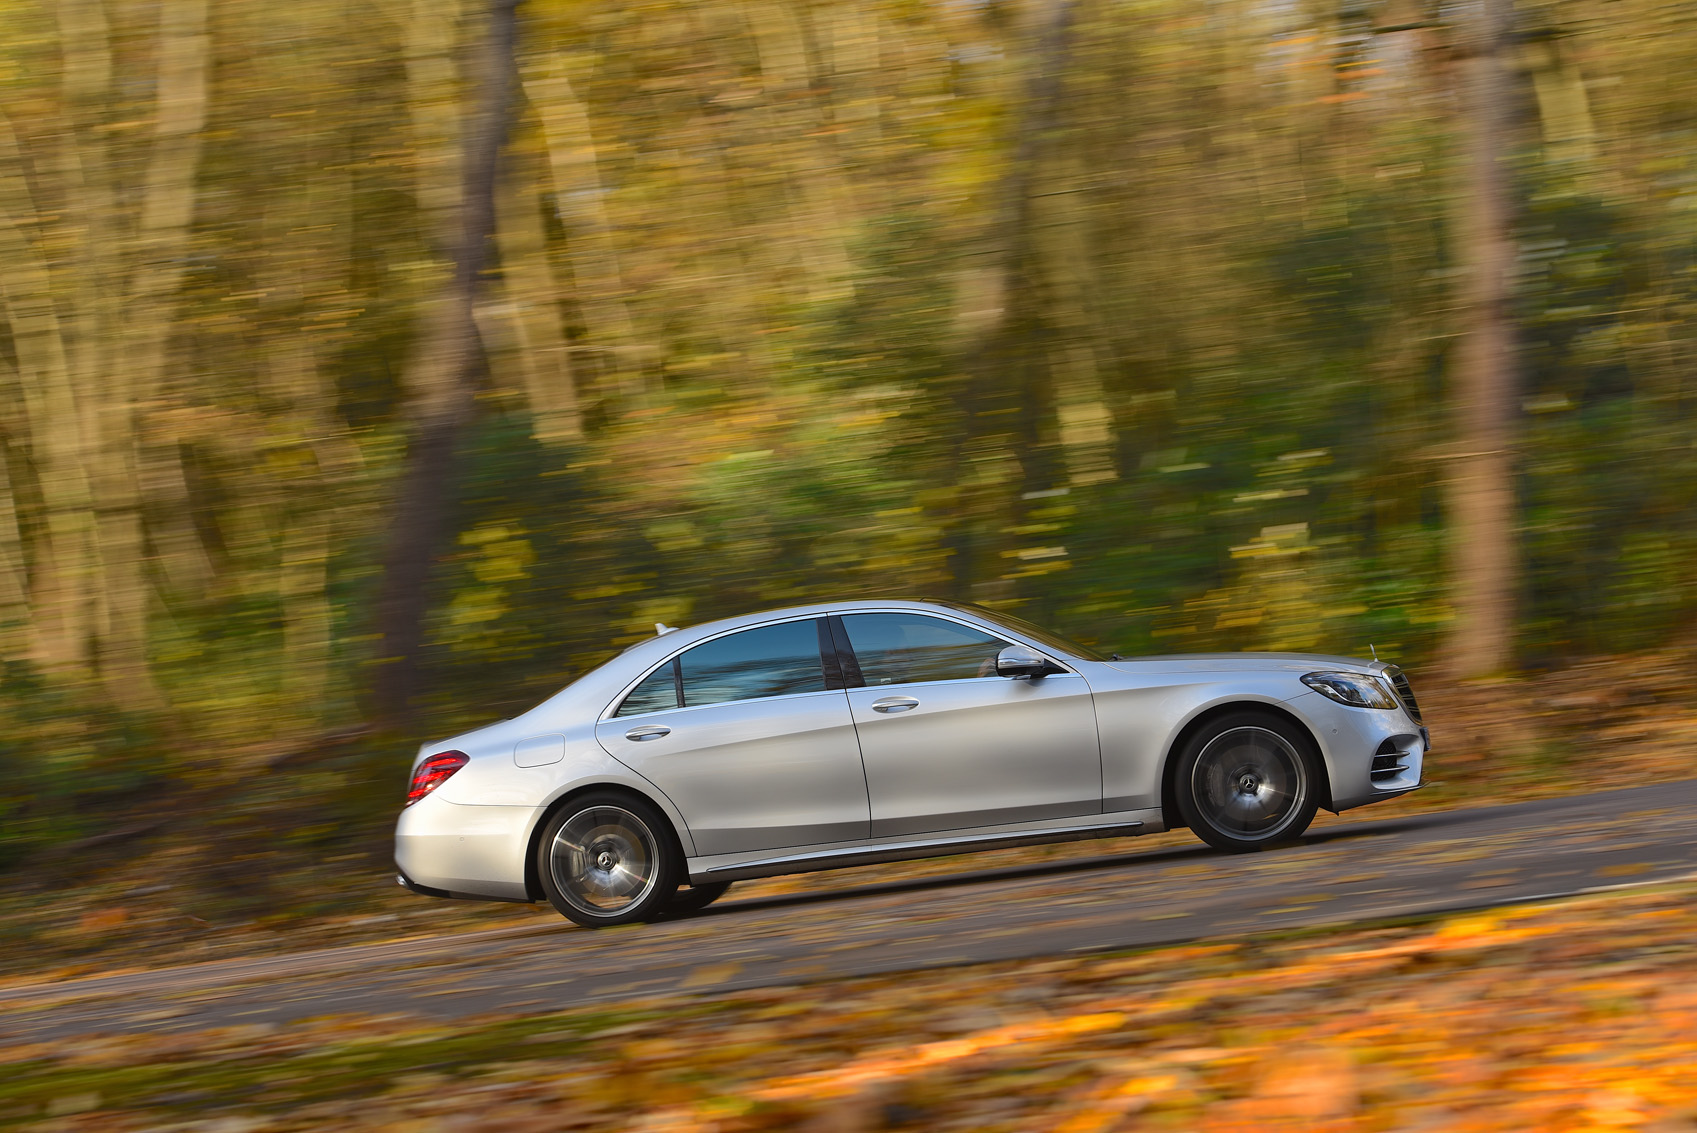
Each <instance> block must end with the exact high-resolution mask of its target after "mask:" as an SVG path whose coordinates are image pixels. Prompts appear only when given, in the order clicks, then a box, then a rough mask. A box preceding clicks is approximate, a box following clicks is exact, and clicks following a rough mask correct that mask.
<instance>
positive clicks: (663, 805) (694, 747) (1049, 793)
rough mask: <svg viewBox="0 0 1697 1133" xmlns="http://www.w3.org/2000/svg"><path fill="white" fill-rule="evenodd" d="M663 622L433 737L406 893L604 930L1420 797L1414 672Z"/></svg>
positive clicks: (1214, 840)
mask: <svg viewBox="0 0 1697 1133" xmlns="http://www.w3.org/2000/svg"><path fill="white" fill-rule="evenodd" d="M657 628H658V629H659V630H660V631H661V632H659V633H657V635H656V636H655V637H652V638H648V639H645V640H643V641H640V642H638V643H637V644H636V645H634V646H632V647H631V648H629V649H627V650H626V651H625V652H624V653H623V654H621V655H620V656H618V657H616V658H614V659H613V660H611V661H609V662H607V663H606V664H604V665H602V666H601V667H599V668H597V669H595V670H594V671H592V672H590V673H588V674H586V675H584V676H583V677H581V678H580V679H578V680H577V681H575V682H573V683H572V684H571V685H570V686H568V687H567V688H565V689H563V690H562V691H560V692H559V693H557V694H555V695H554V696H552V697H550V698H549V699H548V700H546V701H544V702H543V703H542V704H539V705H538V706H537V707H535V708H533V709H531V710H530V711H529V712H526V713H524V714H523V715H521V716H518V717H516V718H514V719H511V720H503V721H501V722H499V723H496V724H491V725H489V726H487V727H484V728H479V729H477V730H475V731H472V732H467V733H466V734H464V735H461V736H455V737H453V738H451V739H447V740H442V741H440V742H437V743H431V744H426V745H424V746H423V747H422V748H421V749H420V750H419V753H418V756H417V758H416V760H415V761H414V764H413V776H412V781H411V786H410V789H409V792H408V800H407V805H406V808H405V809H404V810H403V811H402V812H401V816H400V820H399V822H398V824H397V827H396V833H395V861H396V864H397V866H398V867H399V870H400V876H399V880H400V883H401V884H403V885H405V886H407V887H408V888H410V889H412V890H414V891H415V892H419V893H423V894H427V895H430V896H435V897H466V898H481V899H494V900H511V901H538V900H543V899H546V900H547V901H549V902H550V903H551V904H552V905H553V906H554V908H555V909H557V910H558V911H559V912H560V913H561V914H563V915H564V916H566V917H568V918H570V919H571V920H573V921H576V922H577V923H578V924H581V925H586V926H591V927H597V926H604V925H615V924H624V923H628V922H631V921H637V920H644V919H652V918H654V917H656V916H660V915H664V914H667V913H673V912H678V911H687V910H690V909H696V908H701V907H704V906H705V905H707V904H708V903H709V902H711V901H712V900H714V899H715V898H717V897H718V896H719V895H720V894H722V893H723V892H724V891H725V889H726V888H727V887H728V886H729V885H730V884H731V883H732V882H734V881H738V880H742V879H747V878H755V877H766V876H771V875H775V874H784V873H800V872H805V871H809V870H820V869H831V868H837V867H842V866H851V865H864V864H868V863H876V862H889V861H899V860H905V859H911V858H919V857H927V856H932V855H937V854H951V853H960V852H964V851H967V850H974V849H988V848H993V847H1001V846H1010V845H1018V844H1023V843H1036V842H1054V841H1064V840H1070V839H1077V838H1093V837H1106V836H1114V835H1125V834H1149V833H1156V832H1159V831H1162V830H1166V829H1169V828H1176V827H1179V826H1188V827H1189V828H1190V829H1191V830H1192V831H1194V832H1195V833H1196V834H1197V835H1198V836H1200V837H1201V838H1202V839H1203V840H1204V841H1206V842H1208V843H1209V844H1210V845H1213V846H1215V847H1217V848H1219V849H1222V850H1228V851H1244V850H1254V849H1259V848H1261V847H1263V846H1267V845H1271V844H1275V843H1278V842H1282V841H1287V840H1290V839H1293V838H1296V837H1297V836H1299V835H1300V834H1302V832H1303V831H1304V830H1305V829H1306V828H1307V827H1308V824H1309V823H1310V822H1311V821H1312V820H1313V817H1314V814H1315V812H1316V811H1317V810H1318V809H1319V808H1321V807H1324V808H1325V809H1327V810H1330V811H1334V812H1336V811H1342V810H1347V809H1349V808H1351V807H1358V806H1363V805H1365V804H1367V803H1373V802H1378V801H1380V800H1382V799H1387V798H1394V797H1395V796H1397V795H1400V794H1404V793H1406V792H1408V791H1411V790H1413V789H1415V788H1416V787H1418V786H1419V785H1420V783H1421V774H1422V765H1423V762H1424V759H1425V754H1426V751H1427V748H1428V746H1429V737H1428V733H1427V730H1426V728H1425V727H1424V726H1422V723H1421V719H1420V714H1419V708H1418V706H1417V704H1416V702H1415V699H1414V694H1413V691H1412V689H1411V688H1410V686H1409V683H1408V680H1407V678H1406V677H1405V676H1404V675H1403V673H1402V672H1401V670H1399V669H1397V668H1396V667H1394V666H1391V665H1387V664H1384V663H1381V662H1378V661H1362V660H1354V659H1349V658H1343V657H1324V656H1313V655H1306V654H1282V653H1220V654H1181V655H1172V656H1162V657H1137V658H1121V657H1119V656H1117V655H1115V656H1110V657H1104V656H1102V655H1101V654H1099V653H1097V652H1095V651H1094V650H1092V649H1089V648H1087V647H1085V646H1082V645H1079V644H1077V643H1075V642H1071V641H1068V640H1067V639H1065V638H1063V637H1060V636H1058V635H1056V634H1053V633H1050V632H1048V631H1046V630H1044V629H1041V628H1040V627H1038V626H1035V625H1031V624H1030V623H1027V622H1024V621H1022V620H1020V619H1018V618H1014V617H1010V616H1009V615H1006V614H1003V613H999V612H995V611H991V610H986V609H981V608H978V607H973V606H965V605H957V604H953V603H945V602H931V601H847V602H830V603H820V604H816V605H809V606H798V607H793V608H790V609H783V610H772V611H767V612H764V613H758V614H749V615H745V616H742V617H737V618H728V619H725V620H722V621H716V622H710V623H708V624H705V625H700V626H695V627H693V628H690V629H679V630H673V629H668V628H666V627H657Z"/></svg>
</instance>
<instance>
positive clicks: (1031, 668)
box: [996, 645, 1054, 680]
mask: <svg viewBox="0 0 1697 1133" xmlns="http://www.w3.org/2000/svg"><path fill="white" fill-rule="evenodd" d="M1053 671H1054V670H1053V666H1052V664H1051V662H1050V661H1049V659H1048V658H1047V657H1045V656H1043V654H1041V653H1039V652H1037V650H1035V649H1033V648H1031V647H1030V646H1029V645H1010V646H1008V647H1007V648H1006V649H1004V650H1002V651H1001V652H1000V653H998V654H996V675H997V676H999V677H1012V678H1014V679H1015V680H1018V679H1020V678H1022V677H1041V676H1043V675H1044V674H1046V673H1050V672H1053Z"/></svg>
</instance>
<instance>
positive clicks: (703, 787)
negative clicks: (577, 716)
mask: <svg viewBox="0 0 1697 1133" xmlns="http://www.w3.org/2000/svg"><path fill="white" fill-rule="evenodd" d="M657 728H665V729H667V731H666V733H665V734H663V735H658V734H655V733H654V732H653V731H651V729H657ZM644 733H647V734H648V735H650V736H652V737H653V738H639V739H632V738H629V737H630V736H631V735H633V734H634V735H636V736H642V735H643V734H644ZM595 736H596V739H598V740H599V741H600V743H601V746H602V747H603V748H604V749H605V750H606V751H607V752H608V754H610V755H612V756H613V757H614V758H615V759H617V760H619V761H620V762H621V763H623V764H625V765H626V766H628V767H630V768H631V769H632V770H633V771H635V772H636V773H637V774H639V775H641V776H642V777H643V778H644V779H647V780H648V781H649V782H651V783H654V784H655V785H657V786H658V787H659V788H660V789H661V790H663V791H665V792H666V794H667V796H668V797H670V798H671V799H672V801H673V802H674V803H676V804H677V806H678V809H679V810H681V811H682V812H683V813H684V814H685V815H687V816H688V821H689V827H690V832H691V834H692V835H693V836H694V839H695V844H696V849H697V850H698V852H700V853H702V854H731V853H740V852H743V851H751V850H769V849H778V848H782V847H785V846H795V845H801V844H807V843H814V842H834V841H842V840H845V839H853V838H864V837H866V836H867V835H868V808H867V800H866V775H865V773H864V771H863V770H862V768H861V761H860V744H859V743H858V742H857V740H856V738H855V726H854V720H853V719H852V717H851V716H850V714H849V704H848V696H847V694H846V693H845V692H844V691H843V690H842V689H833V690H829V691H826V692H808V693H799V694H795V695H792V696H774V697H766V698H762V699H759V700H739V701H732V702H730V703H727V704H705V705H701V706H699V707H693V708H675V709H672V710H671V711H664V712H648V713H643V714H642V715H639V716H623V717H618V718H615V719H607V720H603V721H601V722H600V723H599V724H598V725H597V726H596V729H595Z"/></svg>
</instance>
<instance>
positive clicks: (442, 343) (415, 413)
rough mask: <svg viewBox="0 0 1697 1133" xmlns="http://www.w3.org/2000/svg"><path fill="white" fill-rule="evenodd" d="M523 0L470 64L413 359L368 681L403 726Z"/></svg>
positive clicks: (484, 254) (492, 17) (453, 446)
mask: <svg viewBox="0 0 1697 1133" xmlns="http://www.w3.org/2000/svg"><path fill="white" fill-rule="evenodd" d="M517 9H518V0H490V2H489V8H488V23H487V26H486V28H485V30H484V42H483V45H482V49H481V51H480V52H479V53H478V60H477V62H476V63H475V65H474V70H473V79H474V82H475V83H476V89H477V91H478V96H477V106H476V110H475V116H474V117H473V119H472V120H471V121H470V122H468V123H467V126H466V129H465V130H464V150H463V154H464V158H463V167H462V169H463V175H464V192H463V194H462V196H461V199H460V204H459V210H458V214H459V223H458V224H457V225H456V226H455V227H456V229H457V236H456V239H455V245H454V271H453V277H452V280H451V282H450V283H449V285H448V288H447V291H446V293H445V294H444V295H442V296H441V297H440V298H439V299H438V300H437V301H436V302H435V303H434V304H433V305H432V307H431V308H430V309H429V310H428V311H427V312H426V314H425V320H426V321H425V329H424V333H423V335H422V336H421V337H422V342H421V343H420V345H419V347H418V353H417V355H416V357H415V359H414V361H413V363H412V374H411V377H412V382H411V385H412V404H411V406H410V413H409V415H410V418H411V422H410V424H411V428H410V434H411V435H410V437H409V441H408V446H407V456H406V461H405V464H404V466H403V468H402V472H401V482H400V487H399V492H398V494H397V499H396V501H395V511H394V520H393V524H392V526H391V527H390V530H389V543H388V549H387V553H386V555H385V557H384V564H383V579H382V583H381V588H380V591H379V594H378V599H377V609H376V616H377V630H378V633H379V635H380V636H381V639H382V645H381V653H380V655H379V657H378V666H377V669H376V672H375V674H374V679H373V683H372V708H373V711H374V713H375V716H376V720H377V723H378V724H379V725H381V726H383V727H386V728H391V729H404V728H405V727H406V726H407V725H408V723H409V722H410V720H411V705H412V700H413V697H414V694H415V692H416V690H417V683H418V669H419V652H420V649H421V647H422V645H423V641H424V618H425V614H426V612H427V610H428V606H429V594H428V589H427V587H428V584H429V581H430V567H431V564H432V562H433V560H434V559H435V557H436V555H437V553H438V550H439V548H440V546H441V544H442V541H443V538H444V536H445V535H446V533H447V520H448V515H447V501H448V500H449V499H450V498H451V497H452V494H453V486H454V482H455V478H456V477H455V474H456V456H457V450H458V447H459V442H460V438H461V434H462V433H463V432H464V431H465V428H466V426H467V425H469V424H470V423H471V421H472V418H473V412H474V409H475V389H474V383H475V381H476V375H477V360H478V356H479V343H478V338H477V326H476V306H477V296H478V291H479V289H480V287H481V284H482V277H483V274H484V271H485V269H486V268H487V266H488V264H489V251H490V244H491V242H492V240H493V237H494V232H495V190H496V182H497V180H498V175H499V168H500V158H501V149H502V146H503V144H504V143H505V141H506V137H507V132H508V130H509V128H510V126H511V121H512V117H513V101H514V94H515V91H516V90H517V86H518V73H517V60H516V53H515V49H516V40H517V36H518V11H517Z"/></svg>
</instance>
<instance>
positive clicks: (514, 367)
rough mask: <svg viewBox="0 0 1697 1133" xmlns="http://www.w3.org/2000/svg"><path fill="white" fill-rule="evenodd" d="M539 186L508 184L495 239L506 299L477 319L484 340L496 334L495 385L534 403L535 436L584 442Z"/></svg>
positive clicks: (512, 181)
mask: <svg viewBox="0 0 1697 1133" xmlns="http://www.w3.org/2000/svg"><path fill="white" fill-rule="evenodd" d="M538 183H539V182H537V181H535V180H525V181H521V180H520V178H518V177H517V176H513V177H510V178H508V183H507V185H506V186H505V187H504V188H503V189H502V191H501V192H500V193H499V202H498V203H499V210H498V212H497V215H496V235H497V240H498V243H499V245H500V249H501V296H500V300H499V302H497V303H494V304H490V305H486V306H485V307H483V308H482V311H481V313H480V315H479V318H478V326H479V328H481V329H482V330H483V331H484V332H485V335H486V336H488V332H489V331H490V330H491V329H492V330H494V332H495V333H494V335H493V337H494V338H495V340H496V341H497V342H498V343H499V348H498V349H492V348H491V344H488V343H486V349H488V350H489V352H490V353H491V354H492V355H494V357H492V358H491V368H492V369H494V370H495V371H496V376H497V378H500V377H503V376H505V377H507V379H508V381H507V384H508V385H510V386H514V387H516V388H519V389H522V390H523V391H524V394H525V399H526V400H527V401H528V402H529V403H530V416H531V422H532V426H531V428H532V433H533V435H534V436H535V437H536V439H537V440H539V441H541V442H543V443H544V444H561V443H564V442H568V441H575V440H578V439H580V438H581V437H582V436H583V418H582V414H581V413H580V412H579V410H578V400H577V383H576V381H575V379H574V376H573V374H572V361H571V353H570V350H569V348H568V345H567V342H566V334H565V330H564V328H563V327H561V325H560V290H561V288H560V282H559V280H558V279H556V278H555V275H554V267H553V264H552V263H550V262H549V259H548V234H547V230H546V229H545V228H544V227H543V224H542V202H541V201H540V200H539V199H538V197H539V195H540V194H539V193H538V191H537V185H538Z"/></svg>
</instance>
